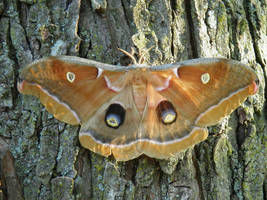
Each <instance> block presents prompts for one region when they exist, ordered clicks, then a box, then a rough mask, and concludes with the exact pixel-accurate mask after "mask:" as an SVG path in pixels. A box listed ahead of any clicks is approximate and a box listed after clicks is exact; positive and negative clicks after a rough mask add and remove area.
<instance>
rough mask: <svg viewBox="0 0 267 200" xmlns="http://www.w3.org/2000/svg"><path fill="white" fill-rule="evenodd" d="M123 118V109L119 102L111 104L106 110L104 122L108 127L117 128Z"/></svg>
mask: <svg viewBox="0 0 267 200" xmlns="http://www.w3.org/2000/svg"><path fill="white" fill-rule="evenodd" d="M124 118H125V109H124V108H123V107H122V106H121V105H120V104H111V105H110V106H109V107H108V109H107V112H106V116H105V122H106V124H107V126H108V127H110V128H114V129H117V128H119V127H120V126H121V125H122V124H123V122H124Z"/></svg>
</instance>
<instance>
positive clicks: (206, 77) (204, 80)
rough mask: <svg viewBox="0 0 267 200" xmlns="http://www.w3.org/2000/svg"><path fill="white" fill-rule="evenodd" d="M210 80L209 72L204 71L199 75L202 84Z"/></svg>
mask: <svg viewBox="0 0 267 200" xmlns="http://www.w3.org/2000/svg"><path fill="white" fill-rule="evenodd" d="M209 81H210V75H209V73H204V74H202V75H201V82H202V83H203V84H207V83H208V82H209Z"/></svg>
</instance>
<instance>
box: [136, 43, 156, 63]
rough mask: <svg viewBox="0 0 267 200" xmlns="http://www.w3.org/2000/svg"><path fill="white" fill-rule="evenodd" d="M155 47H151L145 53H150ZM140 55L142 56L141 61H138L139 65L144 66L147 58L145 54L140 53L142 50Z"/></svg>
mask: <svg viewBox="0 0 267 200" xmlns="http://www.w3.org/2000/svg"><path fill="white" fill-rule="evenodd" d="M154 47H155V46H151V47H150V48H149V49H147V50H146V51H145V53H148V52H149V51H150V50H151V49H153V48H154ZM139 55H141V56H140V58H139V60H138V64H143V62H144V61H145V58H144V56H145V54H141V52H140V50H139Z"/></svg>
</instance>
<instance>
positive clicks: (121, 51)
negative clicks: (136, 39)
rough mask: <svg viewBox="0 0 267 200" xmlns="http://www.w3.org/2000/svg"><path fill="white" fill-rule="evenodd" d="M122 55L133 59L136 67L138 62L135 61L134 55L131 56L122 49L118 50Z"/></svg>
mask: <svg viewBox="0 0 267 200" xmlns="http://www.w3.org/2000/svg"><path fill="white" fill-rule="evenodd" d="M118 49H119V50H120V51H121V52H122V53H124V54H125V55H127V56H128V57H129V58H131V60H132V61H133V63H134V64H135V65H136V64H137V62H136V59H135V57H134V56H133V55H132V54H130V53H129V52H127V51H125V50H123V49H121V48H118Z"/></svg>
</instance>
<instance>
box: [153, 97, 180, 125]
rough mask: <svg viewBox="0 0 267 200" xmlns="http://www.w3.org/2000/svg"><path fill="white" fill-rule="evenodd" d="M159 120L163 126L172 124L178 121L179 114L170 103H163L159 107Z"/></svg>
mask: <svg viewBox="0 0 267 200" xmlns="http://www.w3.org/2000/svg"><path fill="white" fill-rule="evenodd" d="M156 111H157V115H158V119H159V120H160V121H161V122H162V123H163V124H171V123H173V122H175V121H176V118H177V113H176V111H175V108H174V107H173V105H172V103H171V102H169V101H161V102H160V103H159V104H158V106H157V109H156Z"/></svg>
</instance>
